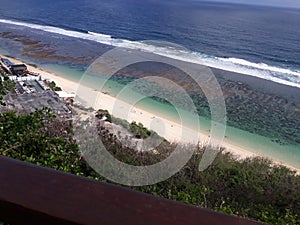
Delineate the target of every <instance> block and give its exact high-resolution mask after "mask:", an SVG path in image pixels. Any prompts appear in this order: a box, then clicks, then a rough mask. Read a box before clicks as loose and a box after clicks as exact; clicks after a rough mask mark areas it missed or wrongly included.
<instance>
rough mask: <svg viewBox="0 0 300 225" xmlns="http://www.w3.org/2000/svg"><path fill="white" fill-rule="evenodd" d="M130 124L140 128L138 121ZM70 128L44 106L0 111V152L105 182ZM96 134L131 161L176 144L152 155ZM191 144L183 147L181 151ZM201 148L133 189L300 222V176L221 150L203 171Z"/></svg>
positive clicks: (147, 159) (141, 161)
mask: <svg viewBox="0 0 300 225" xmlns="http://www.w3.org/2000/svg"><path fill="white" fill-rule="evenodd" d="M5 88H6V87H5ZM131 126H133V128H134V129H136V130H137V131H139V132H140V130H142V131H143V132H144V129H143V126H140V125H139V124H136V123H135V124H133V125H132V124H131ZM72 132H73V131H72V124H71V122H70V121H63V120H61V119H60V118H57V117H56V116H55V115H53V114H52V113H51V111H50V110H48V109H42V110H37V111H36V112H34V113H31V114H24V113H21V112H5V113H0V141H1V147H0V154H1V155H4V156H8V157H12V158H15V159H19V160H23V161H26V162H30V163H34V164H37V165H40V166H45V167H50V168H53V169H56V170H61V171H64V172H68V173H72V174H75V175H79V176H85V177H88V178H92V179H96V180H101V181H103V182H109V181H108V180H107V179H105V178H103V177H101V176H100V175H98V174H97V173H96V172H94V171H93V170H92V169H91V168H90V167H89V166H88V165H87V164H86V162H85V161H84V160H83V159H82V157H81V155H80V152H79V149H78V146H77V144H76V142H75V141H74V139H73V137H72ZM100 138H101V139H102V141H103V143H104V144H105V145H106V146H107V149H108V150H109V151H110V152H111V154H113V155H114V156H115V157H116V158H118V159H119V160H121V161H123V162H126V163H129V164H133V165H151V164H153V163H156V162H158V161H161V160H162V159H164V158H166V157H167V156H168V155H169V154H170V153H171V152H172V151H173V149H174V147H176V146H177V145H176V144H170V143H168V142H166V141H165V142H163V143H162V144H161V145H160V146H158V147H157V152H158V153H159V154H153V153H152V152H134V151H132V150H131V149H128V148H126V147H124V146H122V145H121V143H119V142H118V141H117V139H116V137H115V136H113V135H111V134H110V133H109V132H102V133H101V136H100ZM190 147H191V146H188V145H186V146H182V148H183V150H184V148H190ZM204 150H205V149H199V150H198V152H197V154H195V155H194V156H193V157H192V159H191V160H190V161H189V162H188V164H187V165H186V166H185V167H184V168H183V169H182V170H181V171H179V172H178V173H177V174H176V175H174V176H173V177H171V178H169V179H168V180H166V181H163V182H161V183H158V184H155V185H149V186H144V187H132V188H133V189H135V190H138V191H142V192H145V193H149V194H152V195H155V196H160V197H163V198H167V199H172V200H176V201H181V202H184V203H187V204H192V205H196V206H199V207H205V208H209V209H213V210H216V211H221V212H225V213H228V214H231V215H238V216H241V217H245V218H251V219H254V220H257V221H261V222H264V223H267V224H273V225H297V224H300V218H299V215H300V201H299V199H300V188H299V186H300V176H296V174H295V173H294V172H292V171H290V170H288V169H287V168H285V167H282V166H272V165H271V163H270V161H268V160H265V159H261V158H255V159H247V160H244V161H237V160H235V159H234V158H233V157H232V156H231V155H230V154H219V155H218V156H217V158H216V160H215V161H214V162H213V164H212V165H211V166H210V167H209V168H208V169H207V170H206V171H204V172H199V171H198V165H199V160H200V159H201V158H202V154H203V152H204ZM0 224H1V223H0Z"/></svg>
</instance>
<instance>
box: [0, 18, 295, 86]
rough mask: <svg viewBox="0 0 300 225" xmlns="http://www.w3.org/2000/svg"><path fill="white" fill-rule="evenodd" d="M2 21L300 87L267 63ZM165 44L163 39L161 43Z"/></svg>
mask: <svg viewBox="0 0 300 225" xmlns="http://www.w3.org/2000/svg"><path fill="white" fill-rule="evenodd" d="M0 23H5V24H12V25H17V26H24V27H28V28H32V29H38V30H42V31H46V32H50V33H55V34H60V35H65V36H69V37H75V38H81V39H85V40H90V41H95V42H99V43H102V44H106V45H111V46H115V47H123V48H129V49H136V50H141V51H147V52H152V53H155V54H158V55H162V56H165V57H169V58H173V59H178V60H182V61H186V62H191V63H196V64H201V65H206V66H209V67H213V68H217V69H222V70H226V71H231V72H236V73H241V74H245V75H250V76H255V77H259V78H262V79H265V80H271V81H274V82H277V83H281V84H285V85H289V86H294V87H298V88H300V71H299V70H293V69H289V68H280V67H276V66H271V65H267V64H265V63H254V62H250V61H247V60H244V59H238V58H221V57H214V56H209V55H206V54H203V53H199V52H191V51H188V50H186V49H184V48H178V47H176V46H175V45H174V46H173V45H172V46H171V45H168V44H166V45H162V44H161V43H160V44H158V43H159V42H143V41H130V40H125V39H117V38H112V37H111V36H110V35H106V34H100V33H96V32H90V31H88V32H86V33H83V32H78V31H72V30H66V29H62V28H58V27H52V26H44V25H38V24H31V23H25V22H18V21H12V20H5V19H0ZM162 43H163V42H162Z"/></svg>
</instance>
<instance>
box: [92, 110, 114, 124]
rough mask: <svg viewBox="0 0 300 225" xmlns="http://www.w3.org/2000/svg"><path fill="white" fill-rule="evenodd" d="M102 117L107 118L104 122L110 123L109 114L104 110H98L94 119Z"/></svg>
mask: <svg viewBox="0 0 300 225" xmlns="http://www.w3.org/2000/svg"><path fill="white" fill-rule="evenodd" d="M103 116H105V117H106V118H107V119H106V121H108V122H111V120H112V117H111V115H110V114H109V112H108V111H107V110H104V109H99V110H98V111H97V113H96V117H99V118H102V117H103Z"/></svg>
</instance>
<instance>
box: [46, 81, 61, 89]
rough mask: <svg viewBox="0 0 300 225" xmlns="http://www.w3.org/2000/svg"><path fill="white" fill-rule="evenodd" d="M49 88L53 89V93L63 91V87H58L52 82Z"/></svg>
mask: <svg viewBox="0 0 300 225" xmlns="http://www.w3.org/2000/svg"><path fill="white" fill-rule="evenodd" d="M48 86H49V87H50V88H51V90H53V91H62V89H61V87H58V86H56V83H55V82H54V81H51V82H50V83H49V84H48Z"/></svg>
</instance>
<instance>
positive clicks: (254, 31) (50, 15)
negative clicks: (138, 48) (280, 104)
mask: <svg viewBox="0 0 300 225" xmlns="http://www.w3.org/2000/svg"><path fill="white" fill-rule="evenodd" d="M0 4H1V8H0V19H4V20H9V21H18V22H25V23H28V24H40V25H48V26H54V27H60V28H63V29H66V30H74V31H78V32H79V33H87V32H88V31H90V32H94V33H98V34H106V35H109V36H107V37H101V38H100V37H99V39H100V40H98V41H100V42H101V41H102V42H103V43H109V42H116V39H117V40H118V41H117V42H118V43H120V42H122V41H123V40H130V41H141V40H163V41H169V42H173V43H176V44H179V45H182V46H184V47H186V48H188V49H190V50H192V52H193V54H196V55H198V56H199V57H200V58H201V60H202V61H204V62H206V63H207V64H208V65H215V66H216V67H219V68H222V69H228V70H233V71H236V72H243V73H249V74H251V75H254V76H259V77H263V78H265V79H273V78H275V79H277V80H276V81H277V82H290V83H294V84H297V85H298V86H299V87H300V44H299V43H300V29H299V28H300V11H299V10H294V9H280V8H270V7H261V6H260V7H259V6H245V5H235V4H220V3H205V2H199V1H192V0H172V1H171V0H59V1H48V0H47V1H46V0H26V1H24V0H14V1H9V0H0ZM2 22H3V21H2ZM0 32H1V23H0ZM79 36H80V35H79ZM126 43H127V42H126ZM126 43H123V45H124V46H125V44H126Z"/></svg>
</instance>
